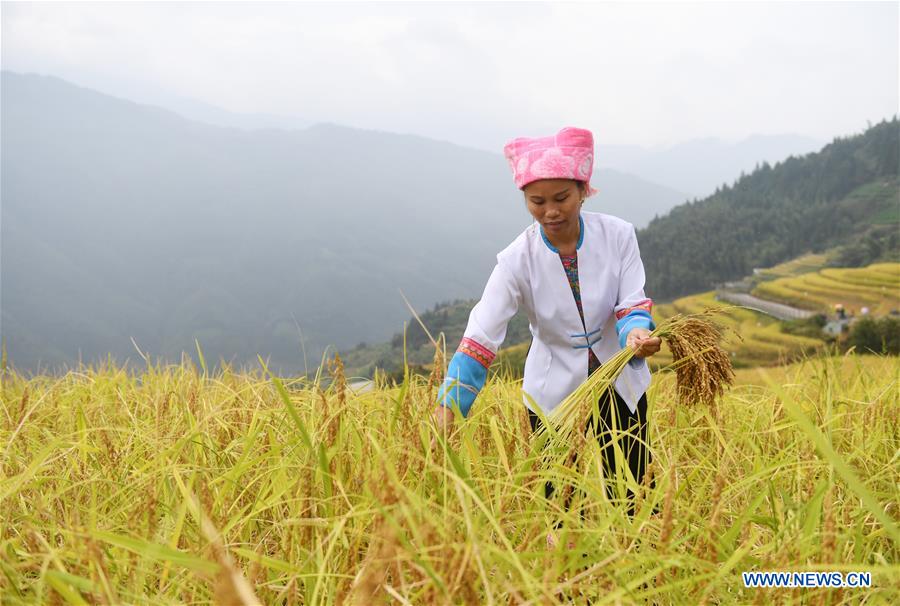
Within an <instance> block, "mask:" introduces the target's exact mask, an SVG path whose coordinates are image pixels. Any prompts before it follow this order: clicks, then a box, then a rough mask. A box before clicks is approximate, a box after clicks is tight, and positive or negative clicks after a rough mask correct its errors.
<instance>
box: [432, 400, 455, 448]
mask: <svg viewBox="0 0 900 606" xmlns="http://www.w3.org/2000/svg"><path fill="white" fill-rule="evenodd" d="M431 416H432V418H434V424H435V425H437V428H438V431H440V432H442V433H450V431H451V430H452V429H453V410H452V409H450V408H448V407H447V406H441V405H440V404H438V405H437V407H436V408H435V409H434V413H433V414H432V415H431ZM435 446H437V438H436V437H434V436H432V438H431V450H434V448H435Z"/></svg>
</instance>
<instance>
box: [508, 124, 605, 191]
mask: <svg viewBox="0 0 900 606" xmlns="http://www.w3.org/2000/svg"><path fill="white" fill-rule="evenodd" d="M503 155H504V156H506V160H507V161H508V162H509V167H510V168H511V169H512V172H513V176H514V177H515V180H516V187H518V188H519V189H522V188H523V187H525V186H526V185H528V184H529V183H531V182H532V181H537V180H538V179H576V180H578V181H584V182H585V183H587V195H588V196H592V195H594V194H595V193H597V190H596V189H594V188H593V187H591V184H590V179H591V174H592V172H593V169H594V136H593V135H592V134H591V131H589V130H585V129H583V128H575V127H574V126H567V127H565V128H564V129H562V130H561V131H559V132H558V133H556V134H555V135H550V136H549V137H538V138H534V139H532V138H530V137H519V138H517V139H513V140H512V141H510V142H509V143H507V144H506V145H505V146H504V147H503Z"/></svg>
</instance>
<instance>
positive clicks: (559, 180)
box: [434, 127, 660, 543]
mask: <svg viewBox="0 0 900 606" xmlns="http://www.w3.org/2000/svg"><path fill="white" fill-rule="evenodd" d="M504 154H505V156H506V159H507V160H508V161H509V165H510V168H511V169H512V172H513V176H514V179H515V183H516V186H517V187H518V188H519V189H520V190H522V192H523V194H524V196H525V203H526V206H527V208H528V212H530V213H531V215H532V217H534V221H535V223H534V224H532V225H531V226H530V227H528V228H527V229H525V231H523V232H522V233H521V234H520V235H519V236H518V237H517V238H516V239H515V240H514V241H513V242H512V244H510V245H509V246H507V247H506V248H505V249H504V250H502V251H501V252H500V253H499V254H498V255H497V265H496V266H495V267H494V270H493V272H492V273H491V275H490V278H489V279H488V282H487V285H486V286H485V289H484V294H483V295H482V297H481V300H480V301H479V302H478V304H477V305H475V307H474V308H473V309H472V312H471V314H470V315H469V322H468V325H467V326H466V330H465V333H464V336H463V338H462V341H461V342H460V345H459V348H458V349H457V351H456V353H455V354H454V356H453V358H452V359H451V361H450V364H449V366H448V369H447V375H446V380H445V381H444V384H443V385H442V386H441V390H440V392H439V394H438V406H437V408H436V409H435V411H434V417H435V420H436V421H437V423H438V425H439V426H440V427H442V428H449V426H450V425H451V424H452V421H453V416H454V413H453V411H452V409H451V407H452V406H453V405H456V406H458V407H459V410H460V412H461V413H462V415H463V417H466V416H468V413H469V410H470V408H471V406H472V403H473V402H474V400H475V398H476V396H477V395H478V392H479V391H480V390H481V388H482V386H483V385H484V382H485V379H486V378H487V370H488V367H489V366H490V365H491V362H492V361H493V359H494V357H495V355H496V353H497V351H498V349H499V348H500V345H501V344H502V343H503V340H504V338H505V337H506V328H507V324H508V322H509V320H510V319H511V318H512V317H513V315H515V313H516V311H517V310H518V309H519V308H520V307H522V308H524V309H525V311H526V313H527V315H528V320H529V326H530V329H531V334H532V336H533V339H532V343H531V347H530V348H529V350H528V356H527V359H526V361H525V375H524V379H523V384H522V390H523V392H524V393H523V399H524V401H525V406H526V407H527V408H528V413H529V418H530V420H531V427H532V429H533V430H536V429H537V427H538V425H539V423H540V420H539V418H538V416H537V415H536V414H535V413H534V409H533V406H539V407H540V408H541V410H542V411H543V412H544V413H545V414H547V413H550V412H551V411H552V410H553V409H554V408H555V407H556V406H557V405H558V404H559V403H560V402H562V400H564V399H565V397H566V396H567V395H569V394H570V393H571V392H572V391H574V390H575V388H576V387H578V385H580V384H581V383H582V382H583V381H584V380H585V379H586V378H587V377H588V374H589V373H590V372H593V371H595V370H596V369H597V368H599V367H600V365H601V364H602V363H603V362H604V361H606V360H608V359H609V358H610V357H612V356H613V355H614V354H615V353H616V352H617V351H618V350H619V349H620V348H622V347H626V346H627V347H633V348H634V349H635V357H634V358H633V359H632V360H631V362H629V364H628V365H627V366H626V368H625V369H624V370H623V371H622V373H621V374H620V375H619V377H618V378H617V379H616V381H615V383H614V386H615V392H614V396H615V398H614V399H615V406H613V405H611V403H610V402H609V400H610V398H609V396H608V395H607V396H605V397H603V398H601V401H600V409H601V419H602V420H603V421H604V422H602V423H600V424H599V425H598V427H597V433H598V434H600V435H599V436H598V437H599V439H600V441H601V445H602V446H603V449H602V452H603V453H604V455H605V457H604V458H605V459H608V460H607V461H606V463H607V465H608V466H609V468H610V469H613V467H612V465H613V461H612V458H613V456H614V454H613V449H612V445H611V444H609V443H608V442H606V441H605V440H606V438H607V437H608V435H609V434H608V433H602V432H603V431H607V430H608V429H609V426H611V424H612V421H611V420H610V417H611V416H612V414H618V419H624V420H625V422H624V423H623V422H622V421H617V426H618V427H620V428H622V427H626V428H628V431H629V432H632V433H633V435H634V437H635V438H636V439H629V436H628V435H626V436H625V438H626V440H625V441H624V443H623V446H624V451H625V452H626V455H627V456H628V464H629V468H630V469H631V472H632V474H633V475H634V477H635V478H636V479H637V480H638V481H640V480H641V479H642V477H643V472H644V469H645V466H646V463H647V462H649V453H648V452H646V447H645V443H646V434H647V425H646V414H647V399H646V394H645V392H646V389H647V387H648V386H649V385H650V371H649V369H648V367H647V363H646V361H645V360H644V358H646V357H647V356H650V355H653V354H654V353H656V352H658V351H659V347H660V339H659V338H658V337H653V338H651V337H650V331H651V330H652V329H653V328H655V326H654V324H653V320H652V319H651V316H650V311H651V308H652V301H651V300H650V299H649V298H647V297H646V296H644V267H643V264H642V262H641V258H640V253H639V251H638V245H637V238H636V236H635V231H634V226H632V225H631V224H630V223H628V222H626V221H623V220H621V219H618V218H616V217H613V216H610V215H605V214H601V213H590V212H582V210H581V207H582V205H583V204H584V199H585V198H586V197H587V196H591V195H593V194H595V193H596V191H597V190H595V189H594V188H592V187H591V185H590V175H591V173H592V170H593V158H594V140H593V136H592V134H591V132H590V131H588V130H584V129H580V128H573V127H568V128H563V129H562V130H561V131H559V132H558V133H557V134H556V135H551V136H548V137H540V138H527V137H520V138H517V139H514V140H513V141H510V142H509V143H507V144H506V146H505V147H504ZM607 473H608V472H607ZM551 493H552V486H551V485H548V486H547V489H546V494H547V496H548V497H549V495H550V494H551ZM630 511H631V510H630ZM548 542H550V543H555V538H554V537H553V535H552V533H551V536H549V537H548Z"/></svg>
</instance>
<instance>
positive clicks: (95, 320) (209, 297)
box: [0, 72, 688, 373]
mask: <svg viewBox="0 0 900 606" xmlns="http://www.w3.org/2000/svg"><path fill="white" fill-rule="evenodd" d="M0 118H2V183H0V195H2V200H3V205H2V215H0V226H2V242H0V260H2V278H3V279H2V291H0V312H2V315H0V320H2V326H0V328H2V333H3V338H4V340H5V341H6V343H7V347H8V350H9V353H10V357H11V359H12V361H13V363H14V364H15V366H16V367H17V368H20V369H31V370H35V371H36V370H39V369H59V368H60V367H62V366H64V365H74V364H75V363H76V361H77V360H79V359H81V360H83V361H85V362H89V361H96V360H99V359H102V358H105V357H106V355H107V354H111V355H113V356H114V357H116V358H117V359H119V360H124V359H126V358H129V359H130V360H131V361H132V362H135V361H138V362H140V363H142V361H141V360H140V355H139V353H138V350H140V351H141V352H143V353H145V354H148V355H150V356H151V357H159V356H162V357H164V358H165V359H167V360H171V361H177V360H178V359H179V357H180V355H181V353H182V352H188V353H192V352H194V351H195V348H196V345H195V340H196V341H199V343H200V345H201V347H202V348H203V351H204V353H205V356H206V358H207V359H208V360H210V361H214V360H218V359H220V358H222V359H224V360H227V361H232V362H234V363H244V362H249V363H251V364H252V363H254V362H255V360H256V355H257V354H260V355H262V356H263V357H264V358H266V357H267V358H269V360H270V367H271V368H273V369H274V370H276V371H278V372H282V373H296V372H303V371H304V370H305V368H306V367H307V366H314V365H315V364H316V362H317V361H318V358H319V357H320V356H321V354H322V352H323V351H324V350H325V348H326V347H327V346H329V345H334V346H337V347H346V346H349V345H352V344H354V343H358V342H360V341H369V342H374V341H378V340H383V339H387V338H389V337H390V335H391V334H392V333H394V332H395V331H396V329H397V327H398V326H399V325H400V324H401V323H402V321H403V320H404V319H406V317H407V316H408V310H407V309H406V307H405V304H404V302H403V299H402V297H401V294H400V291H402V292H403V294H404V295H405V296H406V297H407V299H408V300H409V301H410V302H411V304H412V305H413V306H414V307H417V308H422V307H425V306H428V305H432V304H433V303H435V302H436V301H441V300H449V299H456V298H471V297H475V296H477V295H478V294H480V291H481V289H482V288H483V285H484V280H485V279H486V276H487V275H488V274H489V272H490V269H491V267H492V266H493V263H494V255H495V254H496V252H497V251H499V250H500V249H502V248H503V247H504V246H505V245H506V244H507V243H508V242H509V241H511V240H512V239H513V238H514V237H515V235H516V234H518V233H519V232H520V231H521V230H522V229H523V228H524V227H525V226H526V225H528V224H529V223H530V221H531V217H530V216H529V215H528V213H527V211H526V210H525V207H524V204H523V202H522V199H521V194H520V193H519V192H517V191H516V190H515V188H514V187H512V186H511V183H512V182H511V178H510V175H509V174H508V171H509V169H508V166H507V164H506V162H505V160H504V159H503V157H502V156H501V155H500V154H499V153H491V152H488V151H484V150H478V149H472V148H466V147H462V146H459V145H454V144H451V143H446V142H441V141H435V140H431V139H427V138H424V137H418V136H413V135H397V134H392V133H386V132H381V131H369V130H361V129H355V128H348V127H344V126H340V125H336V124H327V123H319V124H314V125H312V126H309V127H306V128H277V129H272V128H267V129H261V130H256V129H247V128H234V127H227V126H222V125H216V124H211V123H208V122H199V121H194V120H189V119H186V118H184V117H182V116H180V115H178V114H176V113H174V112H171V111H168V110H164V109H161V108H158V107H154V106H149V105H144V104H140V103H136V102H133V101H128V100H125V99H120V98H116V97H113V96H110V95H105V94H103V93H101V92H97V91H93V90H89V89H85V88H81V87H78V86H76V85H73V84H71V83H68V82H65V81H63V80H60V79H58V78H53V77H49V76H38V75H31V74H14V73H11V72H3V74H2V105H0ZM592 182H593V183H595V184H596V185H597V187H598V188H599V189H600V194H598V196H597V197H596V198H592V199H590V201H589V202H588V203H587V204H586V209H590V210H601V211H603V212H610V213H612V214H617V215H618V216H621V217H623V218H625V219H626V220H629V221H632V222H633V223H635V224H636V225H638V226H642V225H646V224H649V222H650V221H651V220H652V219H653V217H661V216H663V215H665V214H666V213H667V212H668V211H669V209H671V208H672V207H674V206H676V205H678V204H681V203H682V202H684V201H685V200H686V199H687V197H688V196H687V195H686V194H685V193H683V192H682V191H681V190H679V189H677V188H675V187H671V186H668V185H665V184H661V183H658V182H654V181H652V180H650V179H645V178H640V177H635V176H634V175H630V174H627V173H625V172H623V171H621V170H618V169H616V170H613V169H604V168H598V169H597V170H596V171H595V175H594V177H593V178H592ZM304 357H305V358H306V361H305V362H304Z"/></svg>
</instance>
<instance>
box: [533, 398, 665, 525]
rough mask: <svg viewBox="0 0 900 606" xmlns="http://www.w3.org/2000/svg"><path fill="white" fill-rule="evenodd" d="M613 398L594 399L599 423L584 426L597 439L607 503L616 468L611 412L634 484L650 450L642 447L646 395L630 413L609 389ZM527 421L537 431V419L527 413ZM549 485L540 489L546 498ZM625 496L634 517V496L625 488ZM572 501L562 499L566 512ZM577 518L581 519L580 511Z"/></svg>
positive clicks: (643, 470) (611, 498)
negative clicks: (598, 414)
mask: <svg viewBox="0 0 900 606" xmlns="http://www.w3.org/2000/svg"><path fill="white" fill-rule="evenodd" d="M612 393H613V395H614V396H615V397H614V398H610V392H609V391H606V392H604V393H603V395H602V396H600V399H599V400H598V404H599V412H600V417H599V420H600V422H599V423H597V424H596V427H594V425H595V424H594V419H593V416H592V417H591V418H590V419H589V420H588V422H587V425H586V427H585V432H588V431H590V430H591V429H592V428H594V435H595V437H596V438H597V441H598V442H599V444H600V451H601V453H602V457H603V474H604V477H605V478H606V479H607V484H606V494H607V496H608V497H609V498H610V500H613V499H614V491H613V481H614V475H613V474H614V472H615V469H616V450H615V448H614V446H613V440H612V437H613V435H612V433H611V431H612V427H613V418H612V415H613V411H615V413H616V414H617V415H618V416H617V417H616V421H615V423H616V428H617V430H618V432H624V433H618V436H619V440H618V443H619V448H621V450H622V454H623V455H624V456H625V458H627V459H628V467H629V469H630V470H631V474H632V475H633V476H634V478H635V480H637V482H638V483H640V482H641V481H643V478H644V472H645V471H646V469H647V465H649V464H650V450H649V449H648V448H647V446H646V442H647V394H646V393H645V394H643V395H642V396H641V399H640V400H638V404H637V410H636V411H635V412H631V410H630V409H629V408H628V405H627V404H626V403H625V400H623V399H622V396H620V395H619V393H618V392H616V391H614V390H613V392H612ZM611 399H614V400H615V403H614V404H613V405H611V402H610V400H611ZM528 420H529V421H530V422H531V430H532V432H534V431H537V430H538V429H539V427H540V425H541V419H540V417H538V416H537V415H536V414H535V413H533V412H532V411H531V410H529V411H528ZM654 484H655V480H651V483H650V486H651V488H652V487H653V486H654ZM553 489H554V487H553V483H552V482H547V484H546V486H545V487H544V495H545V496H546V498H548V499H549V498H550V497H551V496H552V495H553ZM627 497H628V515H629V516H634V493H633V492H632V490H631V489H630V488H629V489H628V492H627ZM571 501H572V494H571V493H569V495H568V497H567V498H566V503H565V507H566V511H568V510H569V506H570V504H571ZM581 517H582V518H584V509H582V511H581Z"/></svg>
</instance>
